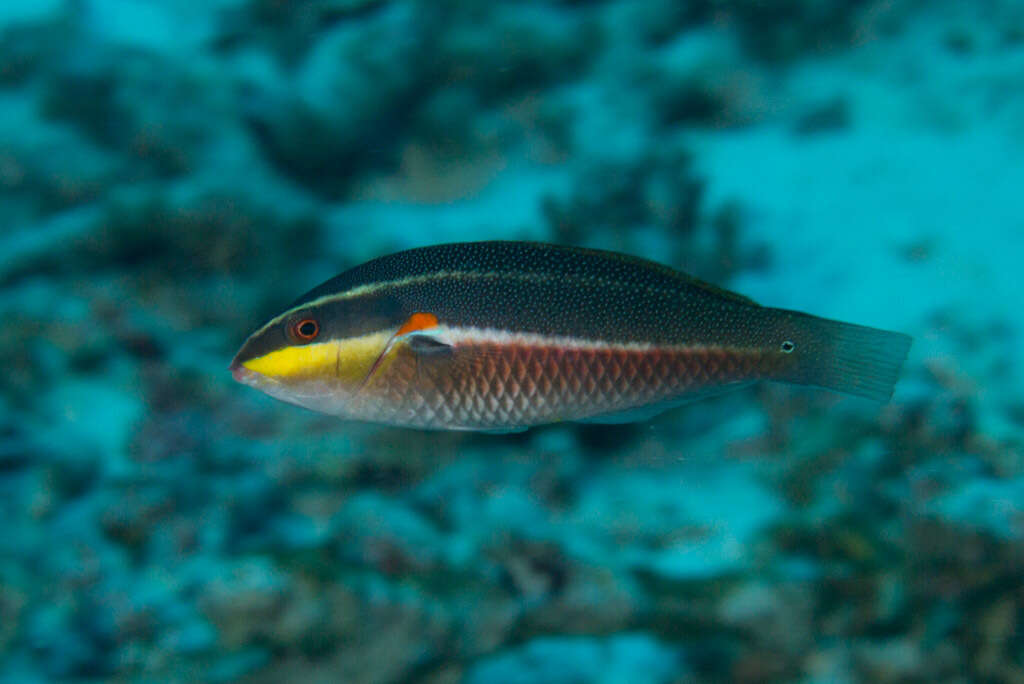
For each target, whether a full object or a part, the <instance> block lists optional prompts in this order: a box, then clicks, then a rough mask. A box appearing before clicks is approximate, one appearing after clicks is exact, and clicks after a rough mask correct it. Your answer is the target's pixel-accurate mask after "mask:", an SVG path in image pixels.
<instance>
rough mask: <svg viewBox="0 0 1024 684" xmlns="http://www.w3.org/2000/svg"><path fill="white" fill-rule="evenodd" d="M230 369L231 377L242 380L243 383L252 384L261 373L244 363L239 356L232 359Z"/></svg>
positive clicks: (236, 380)
mask: <svg viewBox="0 0 1024 684" xmlns="http://www.w3.org/2000/svg"><path fill="white" fill-rule="evenodd" d="M228 370H229V371H231V377H232V378H234V379H235V382H240V383H242V384H243V385H252V384H253V383H254V382H255V381H256V378H257V377H258V376H259V373H257V372H256V371H254V370H250V369H248V368H246V367H245V366H244V365H242V362H241V361H239V360H238V357H237V356H236V357H235V358H233V359H232V360H231V365H229V366H228Z"/></svg>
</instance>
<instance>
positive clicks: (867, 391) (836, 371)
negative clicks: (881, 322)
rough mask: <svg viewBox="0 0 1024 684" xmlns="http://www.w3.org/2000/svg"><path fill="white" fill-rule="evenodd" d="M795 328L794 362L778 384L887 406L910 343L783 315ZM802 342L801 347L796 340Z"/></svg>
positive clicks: (862, 328)
mask: <svg viewBox="0 0 1024 684" xmlns="http://www.w3.org/2000/svg"><path fill="white" fill-rule="evenodd" d="M787 313H789V314H790V316H792V318H791V319H790V320H791V321H792V323H794V324H795V325H794V327H795V328H797V329H798V330H799V332H795V333H794V335H795V336H798V338H797V340H794V342H795V344H796V349H795V350H794V353H793V356H794V357H796V358H795V359H794V362H795V363H793V364H792V365H790V366H789V368H788V369H787V370H786V371H784V372H783V373H782V374H781V376H780V377H779V380H783V381H786V382H793V383H797V384H801V385H813V386H815V387H824V388H826V389H830V390H835V391H836V392H845V393H847V394H855V395H857V396H861V397H866V398H868V399H873V400H875V401H881V402H886V401H889V399H891V398H892V390H893V386H894V385H895V384H896V380H897V379H899V375H900V369H901V368H902V367H903V362H904V361H905V360H906V358H907V351H908V350H909V349H910V343H911V339H912V338H911V337H910V336H909V335H904V334H903V333H897V332H890V331H888V330H879V329H877V328H868V327H865V326H862V325H854V324H852V323H842V322H840V321H833V320H829V319H827V318H818V317H816V316H809V315H807V314H797V313H796V312H787ZM804 336H806V344H801V341H800V338H803V337H804Z"/></svg>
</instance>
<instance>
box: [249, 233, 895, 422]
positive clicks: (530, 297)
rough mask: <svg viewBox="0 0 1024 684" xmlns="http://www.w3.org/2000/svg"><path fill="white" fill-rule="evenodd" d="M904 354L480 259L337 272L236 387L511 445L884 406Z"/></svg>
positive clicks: (576, 263)
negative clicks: (519, 436)
mask: <svg viewBox="0 0 1024 684" xmlns="http://www.w3.org/2000/svg"><path fill="white" fill-rule="evenodd" d="M909 347H910V337H908V336H907V335H903V334H900V333H895V332H888V331H885V330H877V329H874V328H866V327H863V326H859V325H852V324H849V323H841V322H838V321H832V320H827V319H824V318H818V317H816V316H810V315H808V314H804V313H799V312H796V311H787V310H784V309H773V308H770V307H764V306H759V305H758V304H756V303H754V302H753V301H751V300H750V299H747V298H745V297H742V296H740V295H737V294H734V293H732V292H728V291H726V290H722V289H720V288H717V287H715V286H713V285H709V284H707V283H704V282H701V281H699V280H697V279H695V278H692V277H690V276H688V275H685V274H683V273H680V272H678V271H675V270H672V269H671V268H668V267H666V266H662V265H660V264H656V263H653V262H650V261H645V260H643V259H638V258H634V257H630V256H625V255H622V254H615V253H612V252H603V251H597V250H591V249H576V248H570V247H557V246H553V245H543V244H534V243H523V242H474V243H464V244H451V245H439V246H435V247H425V248H421V249H413V250H409V251H405V252H400V253H398V254H393V255H391V256H386V257H382V258H379V259H375V260H373V261H370V262H368V263H366V264H363V265H362V266H357V267H356V268H353V269H351V270H349V271H346V272H345V273H342V274H341V275H339V276H337V277H335V278H333V279H331V280H329V281H327V282H325V283H324V284H322V285H320V286H319V287H317V288H315V289H314V290H312V291H311V292H309V293H308V294H306V295H305V296H303V297H301V298H300V299H299V300H298V301H297V302H295V304H293V305H292V306H291V307H290V308H289V309H288V310H287V311H285V312H284V313H282V314H281V315H280V316H277V317H276V318H274V319H273V320H271V321H270V322H269V323H267V324H266V325H264V326H263V327H262V328H260V329H259V330H257V331H256V332H255V333H253V335H252V336H251V337H250V338H249V339H248V340H247V341H246V343H245V344H244V345H243V346H242V349H241V350H240V351H239V352H238V354H237V356H236V357H235V359H234V361H232V363H231V370H232V372H233V374H234V377H235V379H236V380H238V381H240V382H243V383H245V384H247V385H251V386H253V387H255V388H257V389H260V390H262V391H264V392H266V393H267V394H269V395H271V396H273V397H277V398H278V399H282V400H284V401H287V402H291V403H293V404H298V405H300V406H305V407H307V408H310V409H313V410H316V411H321V412H324V413H330V414H335V415H339V416H343V417H346V418H354V419H358V420H367V421H374V422H380V423H388V424H391V425H402V426H409V427H419V428H435V429H453V430H490V431H509V430H517V429H521V428H524V427H528V426H531V425H538V424H543V423H552V422H557V421H571V420H591V421H595V422H623V421H625V420H631V419H638V417H640V416H642V415H643V414H645V413H646V414H652V413H655V412H657V411H659V410H663V409H665V408H667V407H668V406H671V405H673V404H677V403H680V402H682V401H685V400H687V399H688V398H694V397H696V396H700V395H701V394H706V393H708V392H709V391H712V390H716V389H719V388H725V387H730V386H737V385H741V384H745V383H749V382H752V381H755V380H776V381H781V382H788V383H796V384H799V385H813V386H817V387H824V388H827V389H830V390H835V391H839V392H846V393H849V394H855V395H859V396H862V397H867V398H869V399H874V400H878V401H887V400H888V399H889V398H890V397H891V395H892V390H893V385H894V384H895V382H896V379H897V377H898V376H899V372H900V367H901V366H902V365H903V361H904V359H905V358H906V354H907V350H908V348H909Z"/></svg>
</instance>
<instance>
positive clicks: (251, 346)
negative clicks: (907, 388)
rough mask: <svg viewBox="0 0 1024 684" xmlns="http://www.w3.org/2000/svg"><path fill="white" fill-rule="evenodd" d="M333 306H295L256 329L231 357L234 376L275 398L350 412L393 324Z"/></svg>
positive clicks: (336, 412)
mask: <svg viewBox="0 0 1024 684" xmlns="http://www.w3.org/2000/svg"><path fill="white" fill-rule="evenodd" d="M357 314H358V312H346V311H344V310H339V307H338V306H337V304H334V305H332V306H316V305H312V306H307V307H298V308H295V309H292V310H290V311H288V312H286V313H285V314H282V315H281V316H278V317H277V318H274V319H272V320H271V321H269V322H268V323H267V324H266V325H264V326H263V327H262V328H260V329H259V330H257V331H256V332H255V333H253V334H252V335H251V336H249V338H248V339H247V340H246V341H245V343H244V344H243V345H242V347H241V349H239V351H238V353H237V354H236V355H235V358H234V359H233V360H232V361H231V365H230V366H229V369H230V370H231V374H232V376H233V377H234V379H235V380H237V381H238V382H240V383H242V384H245V385H249V386H250V387H253V388H255V389H258V390H260V391H261V392H264V393H266V394H268V395H270V396H272V397H274V398H276V399H280V400H282V401H286V402H289V403H292V404H297V405H299V406H303V407H306V408H309V409H312V410H314V411H320V412H322V413H330V414H334V415H341V416H347V415H352V414H353V412H354V411H353V407H352V404H353V400H354V398H355V397H356V396H357V395H358V393H359V390H360V387H361V386H362V385H363V383H364V381H365V379H366V377H367V375H368V374H369V373H370V371H371V369H372V368H373V367H374V364H375V363H376V362H377V360H378V358H379V357H380V356H381V354H382V353H383V352H384V350H385V349H386V347H387V344H388V341H389V339H390V337H391V334H392V330H391V329H390V328H393V325H390V324H389V323H387V322H384V321H380V322H375V321H369V320H367V318H366V317H360V316H358V315H357Z"/></svg>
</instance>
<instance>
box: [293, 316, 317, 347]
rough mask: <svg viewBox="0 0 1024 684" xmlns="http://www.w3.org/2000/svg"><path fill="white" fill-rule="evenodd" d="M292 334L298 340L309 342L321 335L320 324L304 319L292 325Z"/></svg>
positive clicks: (310, 319)
mask: <svg viewBox="0 0 1024 684" xmlns="http://www.w3.org/2000/svg"><path fill="white" fill-rule="evenodd" d="M292 332H293V333H294V334H295V337H297V338H298V339H300V340H304V341H306V342H309V341H310V340H312V339H315V338H316V336H317V335H319V334H320V324H319V323H317V322H316V320H314V319H312V318H303V319H301V320H299V321H296V322H295V324H294V325H292Z"/></svg>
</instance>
